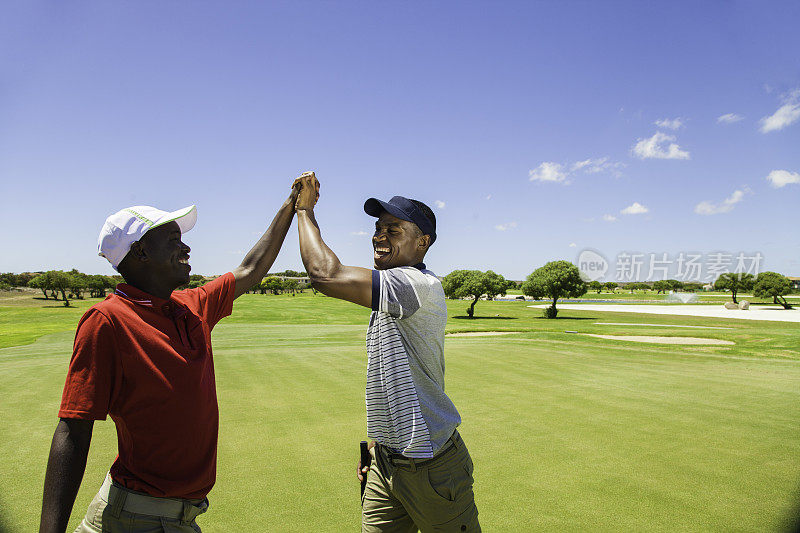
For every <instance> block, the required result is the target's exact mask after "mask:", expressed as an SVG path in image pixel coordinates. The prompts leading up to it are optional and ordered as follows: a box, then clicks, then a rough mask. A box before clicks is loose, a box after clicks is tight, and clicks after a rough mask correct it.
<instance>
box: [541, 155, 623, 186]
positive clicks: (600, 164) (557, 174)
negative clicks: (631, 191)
mask: <svg viewBox="0 0 800 533" xmlns="http://www.w3.org/2000/svg"><path fill="white" fill-rule="evenodd" d="M624 167H625V163H621V162H619V161H611V160H609V158H608V157H598V158H595V159H592V158H589V159H584V160H583V161H576V162H574V163H564V164H562V163H556V162H554V161H545V162H543V163H542V164H540V165H539V166H538V167H536V168H535V169H533V170H531V171H529V172H528V175H529V176H530V180H531V181H551V182H556V183H563V184H564V185H569V184H570V181H569V178H571V177H572V176H573V175H575V174H576V173H578V172H581V173H583V174H597V173H600V172H605V173H608V174H612V175H613V176H615V177H617V178H618V177H620V176H621V175H622V172H621V171H620V169H622V168H624Z"/></svg>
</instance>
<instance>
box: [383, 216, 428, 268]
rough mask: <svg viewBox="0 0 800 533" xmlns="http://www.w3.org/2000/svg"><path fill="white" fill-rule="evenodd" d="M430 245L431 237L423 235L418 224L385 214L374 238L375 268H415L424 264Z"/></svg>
mask: <svg viewBox="0 0 800 533" xmlns="http://www.w3.org/2000/svg"><path fill="white" fill-rule="evenodd" d="M429 244H430V236H429V235H423V234H422V232H421V231H420V230H419V228H418V227H417V225H416V224H414V223H413V222H409V221H408V220H401V219H399V218H397V217H395V216H393V215H390V214H389V213H386V212H383V213H382V214H381V216H380V217H379V218H378V221H377V222H375V234H374V235H373V236H372V247H373V250H374V256H373V257H374V259H375V268H376V269H377V270H386V269H389V268H395V267H399V266H414V265H416V264H417V263H420V262H422V259H423V258H424V257H425V252H427V251H428V245H429Z"/></svg>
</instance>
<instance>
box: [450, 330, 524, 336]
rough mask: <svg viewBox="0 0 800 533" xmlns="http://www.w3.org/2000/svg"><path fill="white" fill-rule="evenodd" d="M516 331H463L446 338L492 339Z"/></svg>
mask: <svg viewBox="0 0 800 533" xmlns="http://www.w3.org/2000/svg"><path fill="white" fill-rule="evenodd" d="M512 333H518V332H517V331H465V332H462V333H448V334H447V335H446V336H447V337H494V336H495V335H511V334H512Z"/></svg>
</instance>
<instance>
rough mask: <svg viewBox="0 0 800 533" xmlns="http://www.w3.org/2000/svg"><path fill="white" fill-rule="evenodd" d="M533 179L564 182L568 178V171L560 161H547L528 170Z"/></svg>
mask: <svg viewBox="0 0 800 533" xmlns="http://www.w3.org/2000/svg"><path fill="white" fill-rule="evenodd" d="M528 176H529V177H530V180H531V181H555V182H562V181H564V180H565V179H567V173H566V172H564V167H563V166H562V165H561V164H560V163H553V162H552V161H545V162H544V163H542V164H541V165H539V166H538V167H536V168H535V169H533V170H531V171H529V172H528Z"/></svg>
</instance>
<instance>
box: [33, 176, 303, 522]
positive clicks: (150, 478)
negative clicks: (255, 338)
mask: <svg viewBox="0 0 800 533" xmlns="http://www.w3.org/2000/svg"><path fill="white" fill-rule="evenodd" d="M296 196H297V193H296V190H295V189H293V190H292V194H291V195H290V196H289V198H288V199H287V200H286V201H285V202H284V204H283V206H282V207H281V208H280V210H279V211H278V213H277V214H276V215H275V218H274V219H273V221H272V224H271V225H270V226H269V229H267V231H266V233H264V235H263V236H262V237H261V239H260V240H259V241H258V243H256V245H255V246H254V247H253V249H252V250H251V251H250V252H249V253H248V254H247V256H246V257H245V258H244V261H243V262H242V264H241V265H240V266H239V267H238V268H236V269H234V270H233V271H232V272H229V273H227V274H225V275H223V276H220V277H219V278H217V279H215V280H214V281H211V282H210V283H207V284H206V285H204V286H202V287H200V288H197V289H190V290H184V291H175V289H176V288H177V287H179V286H181V285H184V284H186V283H187V282H188V280H189V271H190V270H191V269H190V267H189V251H190V250H189V247H188V246H186V245H185V244H184V243H183V242H182V240H181V236H182V234H183V233H185V232H187V231H189V230H190V229H191V228H192V227H193V226H194V223H195V221H196V219H197V212H196V210H195V208H194V206H191V207H188V208H185V209H182V210H179V211H175V212H172V213H168V212H165V211H161V210H158V209H155V208H152V207H148V206H135V207H130V208H127V209H123V210H122V211H119V212H118V213H115V214H114V215H111V216H110V217H108V219H107V220H106V223H105V225H104V226H103V229H102V231H101V233H100V239H99V243H98V248H99V251H100V255H101V256H103V257H105V258H106V259H108V261H109V262H110V263H111V265H112V266H113V267H114V268H115V269H116V270H117V271H119V273H120V274H122V276H123V278H124V279H125V281H126V283H122V284H120V285H118V286H117V289H116V291H115V292H114V294H112V295H110V296H108V297H107V298H106V299H105V300H104V301H103V302H100V303H98V304H96V305H94V306H92V307H91V308H90V309H89V310H88V311H87V312H86V314H85V315H84V316H83V318H81V321H80V323H79V324H78V330H77V333H76V335H75V345H74V350H73V355H72V359H71V361H70V365H69V371H68V373H67V379H66V384H65V385H64V392H63V396H62V400H61V408H60V410H59V413H58V416H59V417H60V418H61V420H60V421H59V423H58V426H57V427H56V431H55V435H54V436H53V442H52V445H51V448H50V457H49V460H48V463H47V473H46V475H45V484H44V498H43V503H42V517H41V523H40V526H39V527H40V529H39V530H40V532H64V531H65V529H66V527H67V522H68V520H69V516H70V513H71V511H72V506H73V504H74V502H75V496H76V494H77V492H78V488H79V486H80V483H81V479H82V477H83V473H84V470H85V467H86V458H87V454H88V451H89V443H90V441H91V436H92V425H93V423H94V420H105V418H106V416H107V415H110V416H111V418H112V419H113V420H114V423H115V425H116V428H117V440H118V450H119V454H118V456H117V458H116V460H115V461H114V464H113V465H112V466H111V471H110V472H109V475H108V476H107V477H106V480H105V482H104V483H103V485H102V487H101V489H100V492H99V493H98V494H97V496H96V497H95V498H94V500H93V501H92V503H91V505H90V506H89V510H88V512H87V513H86V517H85V518H84V519H83V521H82V522H81V524H80V525H79V526H78V529H77V531H80V532H99V531H103V532H107V531H109V532H113V533H115V532H118V531H119V532H122V531H125V532H130V533H133V532H145V531H148V532H149V531H162V529H163V530H166V531H186V532H195V531H199V530H200V528H199V527H198V526H197V524H196V522H195V517H196V516H197V515H199V514H200V513H203V512H205V510H206V509H207V508H208V500H207V499H206V495H207V494H208V492H209V491H210V490H211V488H212V487H213V486H214V481H215V479H216V462H217V433H218V428H219V414H218V410H217V396H216V387H215V382H214V363H213V357H212V353H211V330H212V329H213V328H214V326H215V325H216V324H217V322H219V321H220V320H221V319H222V318H224V317H226V316H228V315H229V314H230V313H231V310H232V306H233V300H234V299H235V298H237V297H238V296H240V295H242V294H244V292H245V291H246V290H247V289H248V288H250V287H252V286H253V285H255V284H256V283H258V282H259V281H260V280H261V279H262V278H263V277H264V275H265V274H266V273H267V271H268V270H269V268H270V266H272V263H273V262H274V261H275V257H276V256H277V255H278V251H279V250H280V247H281V245H282V244H283V240H284V238H285V236H286V232H287V231H288V229H289V226H290V224H291V222H292V217H293V214H294V203H295V200H296ZM173 291H175V292H173Z"/></svg>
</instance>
